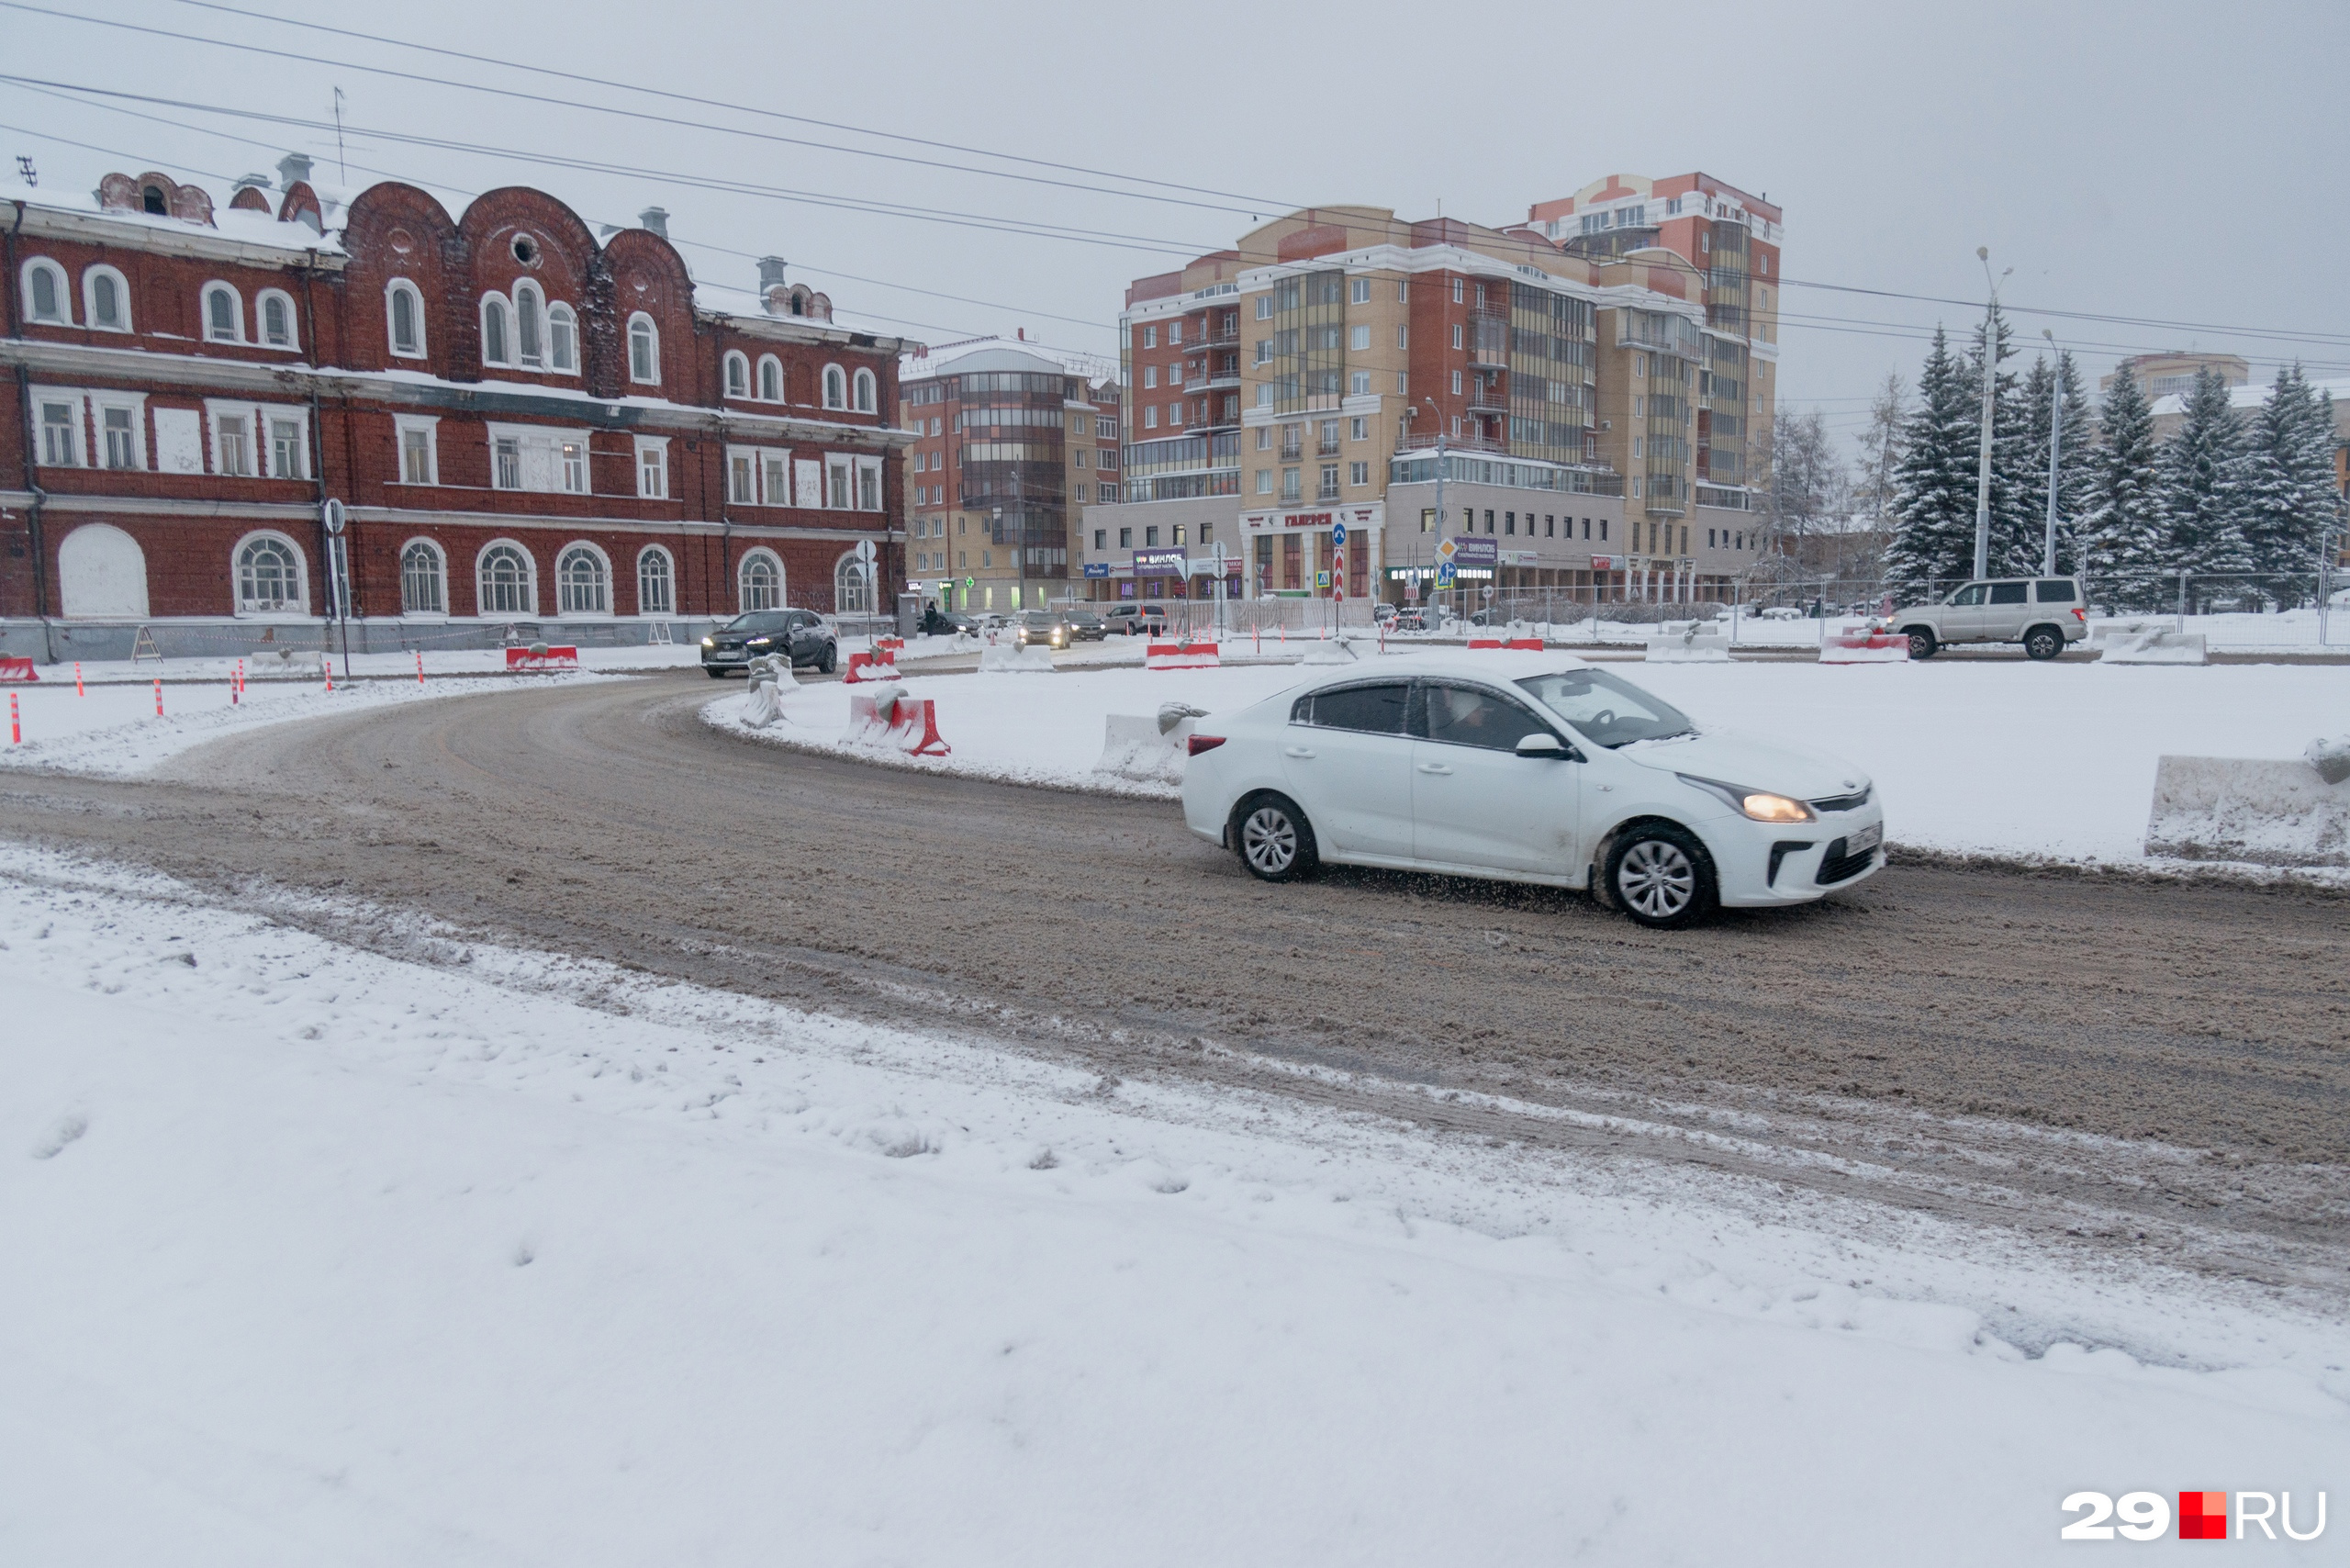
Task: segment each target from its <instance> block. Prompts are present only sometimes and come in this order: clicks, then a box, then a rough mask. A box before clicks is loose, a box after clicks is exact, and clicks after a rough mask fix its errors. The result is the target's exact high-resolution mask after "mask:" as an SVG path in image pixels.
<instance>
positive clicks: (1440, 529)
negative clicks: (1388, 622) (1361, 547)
mask: <svg viewBox="0 0 2350 1568" xmlns="http://www.w3.org/2000/svg"><path fill="white" fill-rule="evenodd" d="M1420 401H1421V402H1422V403H1425V404H1427V409H1428V412H1430V413H1432V414H1434V415H1435V416H1436V537H1437V540H1438V542H1441V541H1442V540H1443V538H1444V515H1445V514H1444V476H1445V471H1446V470H1447V469H1449V468H1450V467H1451V466H1452V465H1451V464H1450V463H1449V462H1447V461H1446V458H1447V455H1448V454H1447V450H1446V447H1445V444H1444V410H1443V409H1439V408H1438V407H1437V406H1436V399H1435V398H1421V399H1420ZM1428 548H1429V549H1430V550H1434V549H1435V548H1436V545H1435V544H1434V543H1431V544H1430V545H1429V546H1428ZM1431 565H1433V564H1431ZM1419 576H1420V536H1419V535H1418V534H1417V533H1415V534H1413V535H1412V579H1413V581H1414V582H1418V581H1419ZM1435 592H1436V587H1435V580H1434V577H1433V576H1431V577H1430V579H1429V581H1428V582H1427V583H1426V584H1424V585H1422V586H1421V588H1420V609H1421V610H1423V611H1426V610H1427V608H1428V604H1429V600H1430V599H1431V598H1433V596H1434V595H1435Z"/></svg>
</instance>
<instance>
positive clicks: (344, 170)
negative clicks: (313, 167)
mask: <svg viewBox="0 0 2350 1568" xmlns="http://www.w3.org/2000/svg"><path fill="white" fill-rule="evenodd" d="M334 166H335V170H336V172H337V173H338V174H340V175H341V179H342V183H343V185H345V186H346V187H347V186H349V185H350V184H351V166H350V165H349V164H347V163H345V162H343V161H342V89H341V88H340V87H337V88H336V89H335V90H334Z"/></svg>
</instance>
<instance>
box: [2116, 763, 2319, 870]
mask: <svg viewBox="0 0 2350 1568" xmlns="http://www.w3.org/2000/svg"><path fill="white" fill-rule="evenodd" d="M2316 749H2317V748H2316V747H2314V746H2312V747H2311V750H2313V751H2314V750H2316ZM2146 853H2147V854H2148V855H2156V856H2169V857H2176V858H2178V859H2183V860H2232V861H2240V862H2243V863H2244V864H2247V865H2255V866H2350V768H2344V777H2342V778H2335V779H2333V780H2328V779H2327V778H2325V776H2324V775H2323V774H2322V773H2321V772H2320V771H2319V770H2318V767H2317V766H2316V765H2315V762H2314V760H2313V759H2311V758H2295V759H2293V760H2291V761H2264V760H2259V759H2254V758H2244V757H2232V756H2165V757H2164V758H2163V759H2162V762H2161V765H2160V767H2159V768H2158V769H2157V770H2156V772H2155V774H2154V810H2153V812H2151V813H2150V815H2149V816H2148V818H2147V822H2146Z"/></svg>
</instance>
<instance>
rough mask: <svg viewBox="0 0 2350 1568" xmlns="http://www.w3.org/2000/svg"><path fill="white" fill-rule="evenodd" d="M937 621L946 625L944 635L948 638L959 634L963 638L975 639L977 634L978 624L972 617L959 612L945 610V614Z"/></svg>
mask: <svg viewBox="0 0 2350 1568" xmlns="http://www.w3.org/2000/svg"><path fill="white" fill-rule="evenodd" d="M939 619H940V620H941V621H943V622H946V633H947V635H949V636H953V635H956V634H957V633H960V634H962V635H965V636H970V637H976V636H978V635H979V622H978V621H976V620H975V619H973V618H972V617H970V616H968V615H966V614H964V613H963V612H962V611H961V610H947V611H946V613H945V614H943V615H941V616H940V617H939Z"/></svg>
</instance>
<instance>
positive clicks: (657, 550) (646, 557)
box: [636, 544, 677, 616]
mask: <svg viewBox="0 0 2350 1568" xmlns="http://www.w3.org/2000/svg"><path fill="white" fill-rule="evenodd" d="M651 561H658V562H660V563H661V576H662V588H663V589H664V592H665V597H666V598H667V599H668V601H669V602H668V603H667V604H666V605H664V606H662V607H661V608H660V609H658V610H647V609H646V608H645V607H644V568H645V565H646V563H648V562H651ZM636 612H637V614H639V615H641V616H650V615H675V614H677V557H676V556H675V555H672V554H669V552H668V550H667V548H666V546H663V545H659V544H647V545H646V546H645V547H644V548H643V549H642V550H639V551H638V552H637V553H636Z"/></svg>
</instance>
